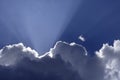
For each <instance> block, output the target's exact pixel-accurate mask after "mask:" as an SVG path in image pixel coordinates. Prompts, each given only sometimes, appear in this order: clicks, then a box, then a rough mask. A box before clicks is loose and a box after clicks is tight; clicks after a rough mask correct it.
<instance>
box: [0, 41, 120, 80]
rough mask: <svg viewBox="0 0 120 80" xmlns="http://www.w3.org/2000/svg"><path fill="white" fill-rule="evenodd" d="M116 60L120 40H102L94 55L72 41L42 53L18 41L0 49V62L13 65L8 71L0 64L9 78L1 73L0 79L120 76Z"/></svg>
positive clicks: (110, 79)
mask: <svg viewBox="0 0 120 80" xmlns="http://www.w3.org/2000/svg"><path fill="white" fill-rule="evenodd" d="M119 61H120V40H115V41H114V43H113V45H112V46H111V45H109V44H103V46H102V48H101V49H100V50H99V51H97V52H96V55H95V56H93V57H91V56H89V55H87V50H86V49H85V47H83V46H82V45H79V44H76V43H74V42H73V43H70V44H69V43H66V42H62V41H59V42H57V43H56V45H55V46H54V48H51V50H50V51H49V52H47V53H45V54H44V55H42V56H40V55H39V54H38V53H37V52H36V51H35V50H32V49H31V48H29V47H25V46H24V45H23V44H22V43H19V44H13V45H8V46H6V47H4V48H3V49H1V50H0V65H1V66H4V67H6V68H7V67H11V66H12V67H14V70H12V69H11V68H10V72H8V71H9V70H6V68H5V69H4V67H1V66H0V75H1V74H2V73H5V74H6V76H8V79H6V78H7V77H4V76H3V77H4V78H1V77H2V76H0V79H5V80H9V77H11V76H12V75H14V76H12V77H13V79H18V77H20V78H22V80H27V79H29V80H33V79H32V78H34V79H35V78H36V77H37V78H36V80H37V79H38V80H40V79H42V80H50V79H52V80H119V79H120V68H119V66H120V62H119ZM8 69H9V68H8ZM1 70H2V71H1ZM11 71H12V72H11ZM14 71H15V72H14ZM19 71H20V72H19ZM21 74H22V76H21ZM31 75H32V76H31ZM33 75H36V76H33ZM23 78H24V79H23Z"/></svg>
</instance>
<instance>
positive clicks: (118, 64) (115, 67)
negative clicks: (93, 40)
mask: <svg viewBox="0 0 120 80" xmlns="http://www.w3.org/2000/svg"><path fill="white" fill-rule="evenodd" d="M96 54H97V56H98V57H99V58H101V61H102V62H103V64H104V68H105V70H104V71H105V74H104V75H105V76H104V79H105V80H119V79H120V40H115V41H114V43H113V45H109V44H103V47H102V48H101V49H100V50H99V51H98V52H96Z"/></svg>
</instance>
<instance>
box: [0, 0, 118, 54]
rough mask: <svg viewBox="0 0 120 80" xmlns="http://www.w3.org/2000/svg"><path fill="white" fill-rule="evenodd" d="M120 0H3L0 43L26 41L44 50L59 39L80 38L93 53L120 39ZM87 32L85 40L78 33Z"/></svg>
mask: <svg viewBox="0 0 120 80" xmlns="http://www.w3.org/2000/svg"><path fill="white" fill-rule="evenodd" d="M119 3H120V1H119V0H116V1H113V0H60V1H59V0H57V1H55V0H50V1H48V0H26V1H24V0H11V1H9V0H1V1H0V12H1V13H0V37H1V39H0V44H1V45H0V47H1V48H2V47H3V46H4V45H6V44H12V43H19V42H23V43H24V44H25V45H27V46H30V47H32V48H34V49H36V50H37V51H39V52H40V53H43V52H46V51H48V50H49V49H50V48H51V47H53V45H54V44H55V43H56V42H57V41H58V40H62V41H66V42H76V43H79V44H82V45H84V46H85V47H86V48H87V50H88V52H90V53H93V52H94V51H96V50H97V49H99V48H100V47H101V46H102V45H101V44H102V43H106V42H109V43H111V42H112V41H113V40H114V39H119V38H120V37H119V36H120V34H119V30H120V27H119V26H120V10H119V9H120V5H119ZM79 35H83V36H84V37H85V38H86V41H85V42H81V41H80V40H79V39H78V37H79Z"/></svg>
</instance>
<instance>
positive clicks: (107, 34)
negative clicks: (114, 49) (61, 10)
mask: <svg viewBox="0 0 120 80" xmlns="http://www.w3.org/2000/svg"><path fill="white" fill-rule="evenodd" d="M80 34H82V35H83V36H84V37H85V38H86V42H84V43H83V42H80V40H78V36H79V35H80ZM119 38H120V1H119V0H84V1H83V3H82V4H81V5H80V6H79V8H78V10H77V12H76V14H75V15H74V17H73V18H72V20H71V22H70V23H69V25H68V26H67V28H66V30H65V31H64V33H63V34H62V36H61V38H60V40H63V41H67V42H72V41H75V42H77V43H80V44H82V45H84V46H85V47H86V48H87V50H88V52H89V53H93V52H94V51H96V50H98V49H99V48H100V47H101V46H102V44H103V43H107V42H108V43H110V44H111V43H112V42H113V41H114V40H115V39H119Z"/></svg>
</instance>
